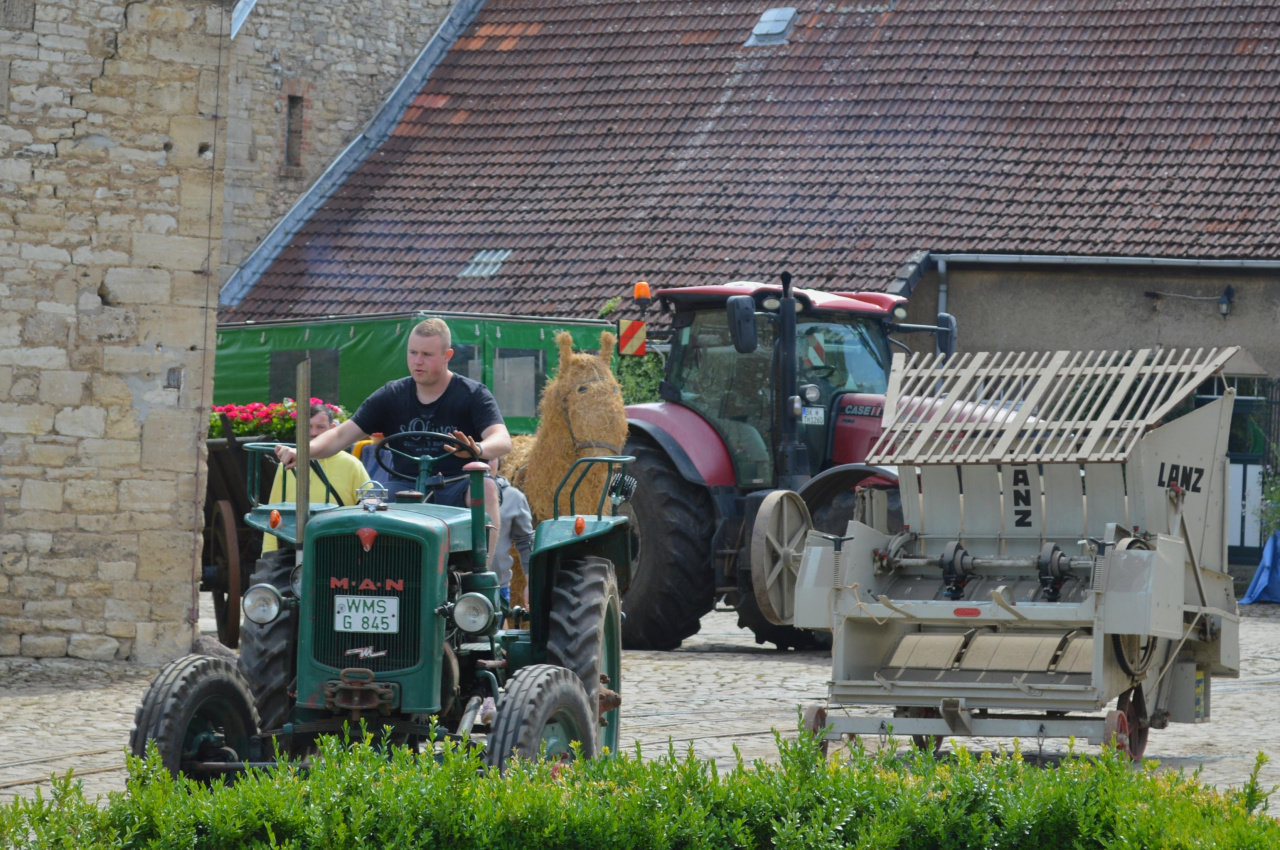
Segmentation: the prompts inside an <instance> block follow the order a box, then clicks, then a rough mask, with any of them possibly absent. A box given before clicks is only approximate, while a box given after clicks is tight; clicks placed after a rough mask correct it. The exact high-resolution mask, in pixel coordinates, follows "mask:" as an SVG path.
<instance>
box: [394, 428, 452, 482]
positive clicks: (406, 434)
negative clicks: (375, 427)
mask: <svg viewBox="0 0 1280 850" xmlns="http://www.w3.org/2000/svg"><path fill="white" fill-rule="evenodd" d="M410 437H430V438H432V439H436V440H440V441H441V442H445V443H450V444H452V445H455V446H459V447H460V452H461V453H462V455H463V456H466V457H471V458H472V459H476V457H477V456H476V454H475V452H473V451H471V450H470V449H469V448H467V446H466V444H465V443H461V442H459V441H458V438H457V437H455V436H453V435H452V434H445V433H442V432H440V431H401V432H400V433H399V434H392V435H391V436H390V437H386V438H385V439H383V441H382V442H380V443H378V446H377V448H375V449H374V450H373V459H374V460H375V461H377V463H378V466H379V467H380V468H381V469H382V470H383V471H384V472H386V473H387V474H388V475H394V476H395V477H397V478H403V477H404V476H403V474H402V473H400V472H397V471H396V469H395V468H394V466H390V465H388V464H387V463H386V461H385V460H384V458H383V456H382V453H383V452H384V451H385V452H387V453H389V454H392V455H395V456H396V457H398V458H403V459H404V460H407V461H412V462H413V463H415V464H418V466H419V468H421V467H422V464H423V462H426V464H427V467H426V471H427V474H431V473H432V472H434V471H435V467H436V464H437V463H439V462H440V461H442V460H444V459H445V458H447V457H451V456H454V455H455V454H458V452H445V453H444V454H442V455H437V456H435V457H432V456H431V455H421V456H419V455H411V454H409V453H408V452H403V451H400V450H399V449H395V448H392V447H391V444H392V443H398V442H400V441H402V440H407V439H409V438H410Z"/></svg>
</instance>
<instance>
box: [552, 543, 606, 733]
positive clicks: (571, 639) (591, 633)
mask: <svg viewBox="0 0 1280 850" xmlns="http://www.w3.org/2000/svg"><path fill="white" fill-rule="evenodd" d="M621 607H622V604H621V600H620V598H619V596H618V580H617V578H616V577H615V575H614V572H613V565H612V564H611V563H609V562H608V561H607V560H605V559H604V558H594V557H587V558H581V559H577V560H570V561H566V562H564V563H563V564H561V566H560V569H559V571H558V572H557V573H556V579H555V587H554V588H553V589H552V592H551V631H550V634H549V635H548V637H547V662H548V663H549V664H553V665H556V666H558V667H565V668H568V669H569V670H572V671H573V672H574V673H575V674H576V675H577V677H578V679H579V681H581V682H582V687H583V690H585V691H586V692H587V702H588V703H589V704H591V705H593V706H597V711H596V716H597V717H598V718H599V723H598V734H597V736H596V737H597V739H598V740H597V743H598V747H597V750H598V751H600V752H603V751H604V748H605V747H608V748H609V752H611V753H616V752H617V751H618V737H619V728H620V725H621V720H622V717H621V715H622V711H621V709H620V707H619V706H620V704H621V702H620V700H621V692H622V654H621V649H622V618H621V616H620V611H621Z"/></svg>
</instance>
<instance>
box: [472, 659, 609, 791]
mask: <svg viewBox="0 0 1280 850" xmlns="http://www.w3.org/2000/svg"><path fill="white" fill-rule="evenodd" d="M595 714H596V713H595V712H594V711H593V710H592V707H591V703H590V702H589V701H588V699H587V692H586V690H584V689H583V687H582V682H581V681H579V679H578V677H577V676H576V675H575V674H574V673H573V671H572V670H569V669H567V668H564V667H554V666H552V665H550V664H534V665H532V666H530V667H526V668H524V669H523V670H520V671H519V672H517V673H516V674H515V675H514V676H512V677H511V680H510V681H509V682H508V683H507V689H506V692H505V693H504V694H503V695H502V699H501V701H500V702H499V703H498V717H497V720H496V721H495V722H494V725H493V731H492V732H491V733H490V734H489V741H488V743H487V745H486V746H485V754H484V756H485V762H486V763H487V764H488V765H489V766H490V767H496V768H498V769H499V770H501V769H504V768H505V767H506V766H507V762H508V761H510V759H511V757H512V754H513V753H514V754H515V755H517V756H519V757H521V758H526V759H533V758H537V757H538V755H539V753H540V751H542V749H543V747H545V748H546V749H545V755H546V758H547V759H548V760H550V761H570V760H571V759H573V749H572V747H571V745H572V743H573V742H574V741H578V742H580V743H581V744H582V756H583V758H595V757H596V753H597V749H596V736H595V735H593V734H592V731H591V730H592V729H593V728H595V725H596V723H595Z"/></svg>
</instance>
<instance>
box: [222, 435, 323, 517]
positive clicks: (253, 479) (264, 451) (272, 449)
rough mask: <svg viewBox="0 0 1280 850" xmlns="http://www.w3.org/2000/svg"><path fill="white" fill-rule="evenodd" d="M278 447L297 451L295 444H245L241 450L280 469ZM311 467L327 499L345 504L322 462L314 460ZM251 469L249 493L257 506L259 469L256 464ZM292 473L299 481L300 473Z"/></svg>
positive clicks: (282, 487)
mask: <svg viewBox="0 0 1280 850" xmlns="http://www.w3.org/2000/svg"><path fill="white" fill-rule="evenodd" d="M276 446H288V447H289V448H291V449H294V450H295V451H296V450H297V447H296V446H295V445H294V444H293V443H244V444H243V445H242V446H241V448H243V449H245V451H248V452H251V453H252V454H259V455H262V456H263V457H264V458H265V459H266V460H268V461H270V462H271V463H273V464H275V465H276V466H277V467H279V466H280V461H279V460H278V459H277V458H276ZM310 466H311V471H312V472H314V473H315V474H316V477H317V478H319V479H320V483H321V484H323V485H324V490H325V494H326V495H325V498H326V499H327V498H328V497H329V496H333V500H334V502H336V503H337V504H339V505H342V504H344V502H343V501H342V497H341V496H339V495H338V491H337V490H335V489H334V488H333V485H332V484H331V483H329V476H327V475H325V474H324V467H322V466H321V465H320V461H318V460H313V461H311V464H310ZM251 469H252V472H251V473H250V481H249V491H250V492H249V500H250V501H251V502H253V503H254V504H255V505H256V504H257V500H258V494H257V493H255V492H253V490H254V488H255V486H256V484H257V477H258V476H257V469H258V467H257V465H256V464H254V465H252V466H251ZM290 471H291V472H293V473H294V480H297V472H298V471H297V469H293V470H290ZM280 474H284V473H283V472H282V473H280ZM280 492H281V493H283V492H284V485H283V484H282V485H281V489H280Z"/></svg>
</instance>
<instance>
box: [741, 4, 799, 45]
mask: <svg viewBox="0 0 1280 850" xmlns="http://www.w3.org/2000/svg"><path fill="white" fill-rule="evenodd" d="M795 22H796V10H795V8H794V7H791V6H784V7H781V8H778V9H768V10H766V11H765V13H764V14H763V15H761V16H760V20H759V21H757V22H756V25H755V27H753V28H752V30H751V36H750V38H748V39H747V41H746V43H745V44H744V45H743V47H763V46H765V45H767V44H786V43H787V36H789V35H790V34H791V27H792V25H793V24H795Z"/></svg>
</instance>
